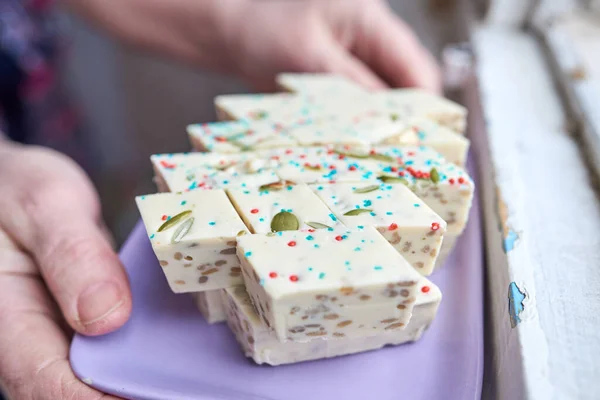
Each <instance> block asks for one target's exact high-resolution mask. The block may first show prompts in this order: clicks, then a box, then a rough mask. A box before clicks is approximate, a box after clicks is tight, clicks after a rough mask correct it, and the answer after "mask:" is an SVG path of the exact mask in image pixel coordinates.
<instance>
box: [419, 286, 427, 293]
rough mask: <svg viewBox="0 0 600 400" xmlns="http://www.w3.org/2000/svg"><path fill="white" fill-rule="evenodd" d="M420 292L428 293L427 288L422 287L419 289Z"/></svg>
mask: <svg viewBox="0 0 600 400" xmlns="http://www.w3.org/2000/svg"><path fill="white" fill-rule="evenodd" d="M421 292H423V293H427V292H429V286H423V287H422V288H421Z"/></svg>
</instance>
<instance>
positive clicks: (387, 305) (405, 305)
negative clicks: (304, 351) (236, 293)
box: [237, 227, 421, 342]
mask: <svg viewBox="0 0 600 400" xmlns="http://www.w3.org/2000/svg"><path fill="white" fill-rule="evenodd" d="M237 250H238V256H239V258H240V263H241V265H242V271H243V273H244V282H245V284H246V288H247V291H248V293H249V294H250V296H251V298H252V301H253V303H254V305H255V306H256V309H257V312H258V313H259V315H260V316H261V318H262V319H263V321H264V322H265V324H266V325H267V326H268V327H271V328H272V329H273V331H274V332H275V334H276V336H277V338H278V339H279V340H280V341H283V342H285V341H297V342H302V341H308V340H310V339H312V338H315V337H323V338H332V339H333V338H340V337H360V336H370V335H374V334H377V333H379V332H384V331H390V330H395V329H403V328H404V327H405V326H406V324H407V323H408V321H409V320H410V316H411V312H412V308H413V305H414V301H415V296H416V294H417V290H418V289H417V283H418V282H419V281H420V280H421V275H420V274H419V273H418V272H417V271H416V270H415V269H414V268H412V267H411V266H410V264H409V263H408V262H407V261H406V260H405V259H404V257H402V256H401V255H400V254H399V253H398V252H396V250H395V249H394V248H393V247H392V245H390V244H389V243H388V242H387V241H386V240H385V239H384V238H383V236H381V235H380V234H379V232H377V230H376V229H375V228H371V227H365V228H364V229H358V230H353V231H348V230H344V229H339V230H336V231H334V232H331V231H329V230H327V229H310V230H307V231H283V232H277V233H276V234H267V235H262V234H261V235H258V234H256V235H244V236H241V237H239V238H238V247H237ZM282 260H283V262H282Z"/></svg>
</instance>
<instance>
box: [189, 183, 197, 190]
mask: <svg viewBox="0 0 600 400" xmlns="http://www.w3.org/2000/svg"><path fill="white" fill-rule="evenodd" d="M197 187H198V183H196V181H194V182H192V184H191V185H190V186H188V189H190V190H192V189H196V188H197Z"/></svg>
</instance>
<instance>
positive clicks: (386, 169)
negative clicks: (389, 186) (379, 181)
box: [383, 167, 392, 172]
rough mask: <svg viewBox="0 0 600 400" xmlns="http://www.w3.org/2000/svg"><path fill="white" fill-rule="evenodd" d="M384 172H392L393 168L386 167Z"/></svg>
mask: <svg viewBox="0 0 600 400" xmlns="http://www.w3.org/2000/svg"><path fill="white" fill-rule="evenodd" d="M383 172H392V167H385V168H384V169H383Z"/></svg>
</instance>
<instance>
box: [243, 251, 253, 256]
mask: <svg viewBox="0 0 600 400" xmlns="http://www.w3.org/2000/svg"><path fill="white" fill-rule="evenodd" d="M251 255H252V252H251V251H247V252H245V253H244V257H250V256H251Z"/></svg>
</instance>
